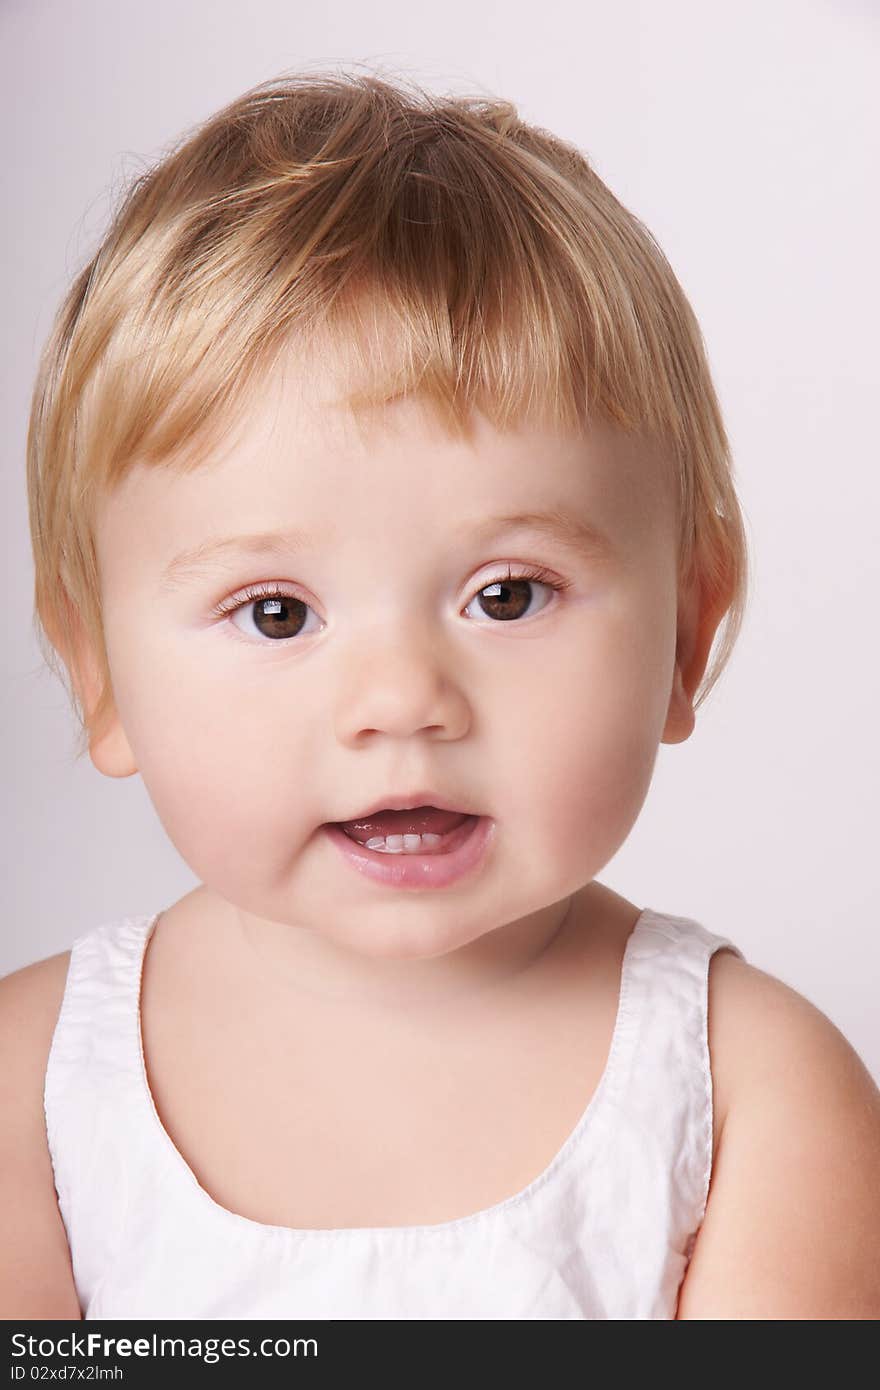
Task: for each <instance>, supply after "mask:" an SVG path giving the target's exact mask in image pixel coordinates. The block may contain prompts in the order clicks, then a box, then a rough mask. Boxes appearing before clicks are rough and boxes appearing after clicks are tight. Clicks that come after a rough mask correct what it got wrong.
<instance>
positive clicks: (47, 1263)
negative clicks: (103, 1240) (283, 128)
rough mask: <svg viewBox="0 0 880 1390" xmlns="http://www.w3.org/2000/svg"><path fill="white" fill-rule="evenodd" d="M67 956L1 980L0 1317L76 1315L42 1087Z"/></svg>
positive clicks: (25, 968) (66, 1316) (36, 964)
mask: <svg viewBox="0 0 880 1390" xmlns="http://www.w3.org/2000/svg"><path fill="white" fill-rule="evenodd" d="M69 963H70V952H69V951H63V952H60V953H59V954H57V955H54V956H49V957H47V958H46V959H45V960H41V961H36V962H35V963H34V964H32V965H27V966H24V967H23V968H22V969H20V970H15V971H13V972H12V973H11V974H9V975H5V976H3V978H2V979H0V1112H2V1114H3V1125H2V1129H0V1136H2V1137H0V1212H2V1219H0V1224H2V1225H3V1227H4V1240H3V1248H4V1253H3V1259H2V1262H0V1316H3V1317H6V1318H10V1317H59V1318H77V1319H78V1318H79V1317H80V1309H79V1304H78V1301H77V1298H76V1292H75V1288H74V1285H73V1278H72V1271H71V1266H70V1254H69V1249H68V1245H67V1238H66V1233H65V1230H64V1225H63V1222H62V1219H61V1213H60V1211H59V1208H58V1201H57V1196H56V1192H55V1181H54V1174H53V1170H52V1161H51V1156H50V1153H49V1147H48V1140H47V1136H46V1123H45V1112H44V1109H43V1089H44V1084H45V1076H46V1065H47V1062H48V1058H49V1050H50V1047H51V1045H52V1035H53V1033H54V1030H55V1025H56V1023H57V1021H58V1015H59V1011H60V1009H61V1003H62V1000H63V998H64V989H65V984H66V981H67V970H68V965H69Z"/></svg>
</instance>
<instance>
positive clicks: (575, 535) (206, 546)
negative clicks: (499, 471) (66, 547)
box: [159, 509, 616, 593]
mask: <svg viewBox="0 0 880 1390" xmlns="http://www.w3.org/2000/svg"><path fill="white" fill-rule="evenodd" d="M504 531H532V532H533V533H534V534H535V535H537V536H540V537H541V538H542V539H544V540H551V541H556V542H557V543H559V544H560V545H563V546H565V547H566V548H567V549H568V550H570V551H572V552H573V553H575V554H578V555H595V556H597V557H609V556H611V555H613V554H614V553H615V549H616V547H615V546H614V545H613V544H612V542H611V540H610V538H609V537H608V536H607V535H606V534H605V532H603V531H600V530H599V529H598V527H596V526H594V525H593V524H592V523H591V522H588V521H586V520H584V519H582V518H581V517H578V516H573V515H571V514H569V513H568V512H565V511H561V510H558V509H551V510H548V511H537V512H513V513H511V514H509V515H507V516H495V517H490V518H488V519H487V520H484V521H481V522H479V523H478V524H477V525H476V526H474V527H472V528H471V534H472V536H473V538H474V540H475V541H477V543H478V544H484V543H485V542H486V541H489V540H491V539H493V537H495V536H497V535H499V534H501V533H502V532H504ZM315 545H316V539H315V537H314V536H313V535H311V534H310V533H309V532H307V531H303V530H300V529H297V528H288V529H287V530H285V531H260V532H257V533H255V534H251V535H244V536H225V537H223V538H222V539H212V540H208V541H204V542H203V543H202V544H201V545H197V546H194V547H193V548H192V549H191V550H183V551H181V552H180V554H179V555H175V557H174V559H173V560H171V561H170V563H169V564H168V565H166V567H165V569H164V570H163V571H162V576H161V579H160V583H159V587H160V589H161V590H162V592H165V593H169V592H172V591H173V590H175V589H177V588H178V587H180V585H182V584H184V583H186V582H187V581H188V580H189V579H192V578H201V577H203V576H205V575H207V574H209V573H211V572H213V571H216V570H217V569H219V568H222V567H223V565H224V564H226V563H227V562H229V561H230V560H236V559H247V558H268V559H278V560H283V559H286V558H288V557H289V556H290V555H291V554H295V553H296V552H298V551H306V550H310V549H314V548H315Z"/></svg>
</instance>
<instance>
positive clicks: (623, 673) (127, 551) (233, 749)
mask: <svg viewBox="0 0 880 1390" xmlns="http://www.w3.org/2000/svg"><path fill="white" fill-rule="evenodd" d="M325 394H326V393H325ZM551 509H552V510H554V511H555V512H557V513H561V514H563V515H564V516H565V517H566V518H569V519H571V520H572V521H573V522H580V523H584V524H589V525H591V526H592V527H594V528H595V529H596V531H597V532H598V533H600V534H601V535H602V536H604V537H605V542H604V544H600V543H598V542H597V543H596V544H594V545H590V544H588V543H587V542H586V541H585V542H583V543H581V544H574V543H572V542H568V543H566V541H565V540H564V539H563V538H561V537H554V536H551V535H549V534H542V533H541V532H539V531H534V530H531V529H529V528H528V527H526V526H522V527H507V528H505V527H500V526H499V527H498V528H497V529H495V530H493V529H492V527H491V526H490V522H491V521H492V519H493V518H497V517H503V516H507V515H510V514H517V513H538V512H546V511H548V510H551ZM294 531H295V532H296V533H297V534H296V536H295V537H294V536H291V538H290V541H289V543H287V544H282V545H281V546H280V547H278V548H276V549H275V551H274V552H272V553H271V554H268V553H267V554H263V555H260V554H258V553H255V554H250V555H248V554H245V553H237V552H236V551H235V550H234V549H232V548H231V547H230V548H229V549H228V550H227V551H224V552H223V553H222V554H218V555H216V556H215V557H214V558H213V559H211V560H210V562H208V561H207V560H206V561H205V562H204V563H203V564H202V565H201V566H199V567H191V568H188V569H185V568H183V567H182V566H180V565H178V566H177V568H176V569H174V570H172V571H171V574H172V575H173V576H174V580H173V582H171V579H170V578H169V577H168V567H169V566H171V565H172V562H173V561H174V560H175V557H178V556H179V555H180V554H181V553H183V552H189V551H192V550H193V549H195V548H197V547H200V546H203V545H206V544H209V543H213V542H214V541H216V540H219V539H227V538H233V539H235V538H242V537H245V536H249V535H252V534H256V533H262V532H280V533H284V532H294ZM97 548H98V557H99V564H100V568H101V579H102V595H103V602H104V609H105V629H106V640H107V650H108V656H109V661H110V667H111V672H112V678H113V688H114V692H115V698H116V706H117V711H118V717H119V728H118V729H117V733H116V735H115V736H114V737H115V746H116V747H117V748H118V747H120V746H123V747H125V748H126V749H127V750H130V754H131V765H130V766H128V767H127V768H126V771H131V770H133V768H136V769H137V770H139V771H140V773H141V775H142V777H143V779H144V783H145V785H146V788H147V790H148V793H149V795H150V797H151V799H152V801H153V804H154V806H155V808H156V811H157V813H158V815H159V817H160V819H161V821H162V823H163V825H164V827H165V829H166V831H167V833H168V835H169V836H170V838H171V840H172V842H173V843H174V845H175V846H176V847H177V849H178V851H179V852H180V854H181V855H182V857H183V858H184V860H185V861H186V862H187V864H188V865H189V866H190V868H191V869H192V870H193V872H194V873H195V874H196V875H197V876H198V877H199V879H200V880H201V881H202V882H203V883H204V884H205V885H207V887H208V888H209V889H210V890H212V891H213V892H214V893H216V894H217V895H219V897H220V898H222V899H223V900H224V901H225V902H226V903H229V904H232V905H234V906H235V908H237V909H238V910H239V911H240V912H241V913H242V914H246V915H247V918H248V920H249V921H250V922H251V923H254V924H257V923H259V922H271V923H275V924H277V923H281V924H285V925H289V926H296V927H304V928H306V929H307V930H309V931H311V932H314V933H317V934H320V935H324V936H327V937H330V938H332V939H333V940H335V941H336V942H337V943H339V944H343V945H345V946H347V947H351V948H353V949H355V950H357V951H360V952H363V953H366V954H372V955H376V956H379V955H385V956H389V957H391V956H395V957H405V956H409V957H415V956H432V955H437V954H439V953H445V952H448V951H450V950H453V949H455V948H456V947H458V946H461V945H464V944H466V943H468V942H470V941H474V940H475V939H476V938H477V937H479V936H481V935H482V934H484V933H485V932H488V931H491V930H492V929H494V928H496V927H498V926H500V925H502V924H504V923H508V922H511V921H513V920H514V919H520V918H523V917H525V916H527V915H529V914H532V913H536V912H539V911H540V910H541V909H544V908H546V907H547V905H548V904H552V903H557V902H559V901H560V900H561V899H563V898H565V897H566V896H568V895H571V894H572V893H574V892H575V891H576V890H577V889H579V888H581V887H582V886H583V885H585V884H587V883H589V882H590V881H591V880H592V879H593V878H594V877H595V876H596V875H597V873H598V872H599V871H600V870H601V869H602V867H603V866H604V865H605V864H607V862H608V861H609V860H610V859H611V858H612V856H613V855H614V854H615V852H616V851H617V849H618V848H619V846H620V845H621V844H622V843H623V841H624V840H625V839H626V837H627V835H628V833H629V831H630V829H631V827H632V825H633V823H634V821H635V820H636V818H637V816H638V813H639V810H640V808H641V806H642V803H643V801H644V798H645V795H646V793H647V790H648V786H649V783H650V779H651V775H652V771H653V767H654V763H655V759H656V755H657V750H658V745H659V743H660V742H661V741H662V739H663V738H664V736H667V735H668V734H669V726H668V722H667V721H668V717H669V709H670V695H671V692H672V687H673V675H674V663H675V645H676V603H677V596H676V543H675V508H674V503H673V497H672V488H671V485H670V483H669V481H668V478H667V477H666V476H665V474H664V470H663V468H662V466H661V465H660V463H659V462H658V459H657V458H652V457H648V456H646V454H645V446H644V441H640V442H632V441H630V440H628V439H627V437H626V436H625V435H624V434H622V433H619V432H617V431H614V430H612V429H610V428H609V427H601V428H600V427H598V426H597V427H594V428H593V430H592V432H591V433H590V434H589V435H588V437H586V438H585V437H583V436H575V435H572V436H562V435H561V434H559V433H556V432H550V431H545V430H540V429H531V428H530V429H529V430H527V431H522V432H520V433H516V434H508V435H502V434H499V433H497V432H496V431H495V430H494V429H493V428H491V427H490V425H489V424H488V422H487V421H486V420H485V419H484V418H482V417H480V418H479V419H478V422H477V429H476V433H475V435H474V437H473V439H472V440H471V441H470V442H465V441H457V440H454V439H453V438H451V437H450V436H449V435H447V434H446V433H445V431H444V430H443V429H442V427H441V426H440V425H439V424H438V423H437V422H436V420H435V418H434V417H433V415H431V414H430V413H429V412H428V411H427V410H426V409H425V408H424V407H423V406H422V405H421V404H419V403H418V402H417V401H416V400H413V399H405V400H399V401H396V402H395V403H394V404H393V405H392V406H390V407H389V408H388V410H387V412H386V414H385V416H384V417H382V416H381V415H380V414H379V413H377V414H376V415H375V416H373V417H371V420H370V422H369V423H363V422H362V423H361V424H358V423H356V422H355V420H354V418H353V417H352V416H350V415H349V414H348V413H347V412H345V413H343V412H342V411H339V410H336V409H335V408H332V407H331V406H329V405H325V404H322V403H321V399H320V397H319V396H318V395H317V394H313V395H311V396H308V397H307V396H306V394H305V393H304V391H303V390H302V389H298V388H297V387H296V377H295V375H294V372H293V370H292V369H291V368H290V367H288V370H287V372H286V373H278V374H276V375H275V376H274V377H273V378H272V379H271V380H270V381H268V382H267V384H266V391H265V394H264V395H262V396H261V397H260V398H259V399H254V400H253V401H252V402H251V405H250V407H249V410H248V412H247V415H246V417H245V421H244V423H243V424H242V425H241V426H239V427H238V428H237V429H236V430H235V431H234V432H231V433H230V435H229V436H228V437H227V440H226V443H225V445H224V451H223V455H222V457H219V456H216V457H214V456H212V459H211V460H210V462H208V463H207V464H206V466H204V467H200V468H198V469H197V470H196V471H195V472H193V473H191V474H190V475H188V476H185V475H183V474H175V473H173V472H170V471H168V470H165V469H158V468H156V469H150V468H144V467H143V466H140V465H138V466H137V467H136V468H135V470H134V471H133V472H132V473H131V474H130V475H129V476H128V477H127V478H126V480H125V482H124V483H123V484H122V486H121V487H120V489H119V490H118V491H117V492H116V493H115V494H114V495H113V496H112V498H111V499H110V500H109V502H108V503H107V504H106V505H105V507H104V510H103V511H102V513H101V516H100V518H99V523H98V531H97ZM508 569H509V570H510V574H511V576H512V577H513V578H516V577H517V576H518V575H521V574H524V573H527V572H528V571H529V570H535V569H540V570H542V571H544V572H545V573H546V579H542V580H541V582H538V581H532V582H531V584H516V585H514V586H513V589H512V591H511V592H510V593H509V594H508V596H507V598H506V600H505V601H504V602H499V599H498V597H497V591H496V596H495V597H494V598H493V596H492V591H491V590H490V592H489V593H488V594H486V593H484V591H485V590H486V589H487V588H488V586H490V585H492V584H493V583H494V582H496V581H498V580H504V579H506V578H507V575H508ZM552 584H559V585H565V586H567V587H565V588H564V590H562V589H561V590H560V591H558V592H557V591H554V589H553V588H552V587H550V585H552ZM252 586H261V587H262V588H264V589H265V590H266V591H267V592H272V591H276V592H279V593H281V594H282V595H286V596H287V597H288V598H289V599H292V600H296V601H297V602H295V603H294V604H293V606H292V607H291V608H290V609H289V610H288V616H287V618H286V620H284V621H279V620H278V619H277V618H276V619H275V620H274V621H273V620H272V619H271V618H267V617H266V616H265V609H264V608H262V607H261V605H260V603H259V601H258V600H257V599H255V598H253V597H252V598H251V599H249V600H247V599H245V602H244V606H242V607H240V608H239V609H238V611H237V613H235V614H233V615H231V616H217V615H216V613H215V611H214V610H215V608H216V606H217V605H218V604H220V603H223V602H224V601H226V602H228V604H229V605H231V604H232V603H233V602H235V601H240V600H242V599H244V598H245V595H246V592H247V590H248V588H249V587H252ZM499 615H500V616H499ZM93 757H95V751H94V750H93ZM96 765H98V766H100V765H101V764H100V762H98V763H96ZM102 770H108V769H107V768H104V767H102ZM416 788H431V789H434V790H435V791H436V792H437V793H438V796H440V795H442V796H444V797H445V800H446V803H447V804H448V805H450V806H452V807H463V808H465V809H470V810H474V811H478V812H480V813H482V814H483V815H485V816H487V817H490V818H491V819H492V820H493V821H494V823H495V828H494V835H493V837H492V839H491V843H490V846H489V850H488V853H487V854H486V856H485V858H484V860H483V862H482V864H481V865H480V867H479V868H478V870H477V871H476V872H474V873H472V874H470V875H468V876H467V877H465V878H464V879H462V880H461V881H459V882H457V883H454V884H451V885H450V886H448V887H446V888H443V889H439V890H433V889H432V890H418V889H416V890H414V889H407V890H401V889H399V888H394V887H390V886H387V885H383V884H380V883H376V882H374V881H372V880H371V879H369V878H367V877H365V876H364V875H363V874H361V873H359V872H357V871H356V870H355V869H354V868H353V867H352V866H351V865H350V864H349V863H347V862H346V860H345V859H344V857H343V856H342V855H341V854H340V852H339V851H338V849H337V848H336V846H335V845H334V844H333V843H331V841H330V840H329V839H328V837H327V835H326V833H325V831H324V830H323V827H324V826H325V823H327V822H332V821H340V820H347V819H353V818H355V817H356V816H357V815H358V813H360V812H362V811H364V810H366V809H368V808H371V807H373V806H375V805H377V804H379V805H384V804H387V803H386V802H385V800H384V797H385V796H388V797H390V796H392V795H394V794H403V793H406V792H408V791H410V790H412V789H416Z"/></svg>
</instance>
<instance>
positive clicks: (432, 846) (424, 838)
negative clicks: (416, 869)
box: [365, 834, 443, 854]
mask: <svg viewBox="0 0 880 1390" xmlns="http://www.w3.org/2000/svg"><path fill="white" fill-rule="evenodd" d="M442 839H443V836H442V835H432V834H425V835H388V836H382V835H373V836H372V837H371V838H370V839H369V840H367V842H366V845H365V848H366V849H375V850H379V852H380V853H384V854H417V853H418V852H419V850H425V851H427V852H428V853H430V852H431V851H433V850H436V849H437V848H438V846H439V845H440V843H441V841H442Z"/></svg>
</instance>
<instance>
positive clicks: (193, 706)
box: [114, 649, 330, 891]
mask: <svg viewBox="0 0 880 1390" xmlns="http://www.w3.org/2000/svg"><path fill="white" fill-rule="evenodd" d="M154 655H155V654H154ZM172 670H173V674H172ZM206 670H207V663H205V665H204V666H202V665H200V664H199V663H197V662H196V661H194V660H189V659H186V658H184V659H181V657H180V654H179V653H178V654H176V655H175V657H174V660H173V663H169V670H168V673H167V677H165V676H164V675H163V672H162V669H161V663H160V662H157V661H151V660H150V653H149V651H147V650H146V649H144V651H143V652H140V653H136V654H134V657H133V659H131V660H129V661H128V662H126V663H123V675H122V677H121V678H119V677H117V675H116V674H114V691H115V692H116V699H117V706H118V708H119V712H120V716H121V718H122V723H123V727H124V728H125V731H126V735H127V737H128V740H129V743H130V744H131V746H132V750H133V752H134V755H135V759H136V761H137V764H138V769H139V771H140V773H141V776H142V778H143V781H144V785H145V787H146V789H147V793H148V795H149V797H150V799H151V801H152V803H153V806H154V807H155V810H156V814H157V815H158V817H159V819H160V821H161V823H162V825H163V826H164V828H165V831H166V833H167V834H168V836H169V838H170V839H171V841H172V843H173V844H174V846H175V848H176V849H177V850H178V852H179V853H180V854H181V856H182V857H183V859H184V860H185V862H186V863H187V864H188V866H189V867H190V868H191V869H192V871H193V872H194V873H195V874H197V875H198V876H199V877H200V878H202V879H203V880H204V881H205V882H208V883H211V884H213V885H215V886H217V887H218V888H219V889H220V890H221V891H222V885H223V884H224V883H226V884H227V885H229V882H230V875H233V876H236V875H240V876H242V877H243V878H244V879H246V880H253V879H256V880H262V881H263V882H271V881H272V879H273V878H274V877H275V876H276V875H277V874H278V873H279V872H281V871H282V870H283V869H284V868H285V866H286V865H287V864H289V862H290V859H291V858H292V857H293V856H294V855H295V854H296V852H297V851H298V850H300V849H301V848H302V845H303V842H304V841H305V840H306V839H307V838H308V837H309V836H310V835H311V834H312V833H313V832H314V830H315V828H316V826H317V825H318V824H319V823H320V822H321V821H323V820H324V819H326V818H327V816H328V815H329V814H330V808H329V807H328V806H327V805H326V774H325V773H324V772H323V771H322V768H321V758H320V757H319V747H318V745H319V740H316V739H314V738H311V739H310V738H309V728H308V726H309V721H308V719H307V718H303V717H302V716H301V714H300V712H299V711H298V708H297V705H296V702H295V701H293V700H291V702H290V704H289V706H286V705H285V704H284V702H283V701H281V702H276V704H275V706H274V707H272V708H271V709H270V708H268V706H267V705H266V703H265V698H262V699H261V691H262V695H263V697H265V695H266V694H267V693H268V690H269V688H270V685H271V681H270V680H269V679H268V678H267V674H266V672H265V670H264V672H263V678H262V683H261V686H260V688H257V685H256V684H255V682H254V681H251V680H244V681H240V682H238V683H236V682H234V681H232V680H231V679H226V680H223V681H218V679H217V675H218V672H217V669H216V667H215V668H214V669H213V670H211V671H209V673H208V675H206ZM226 675H227V676H229V675H231V673H230V671H229V668H228V667H227V668H226ZM209 676H212V677H213V679H210V678H209ZM322 793H323V801H322Z"/></svg>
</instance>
